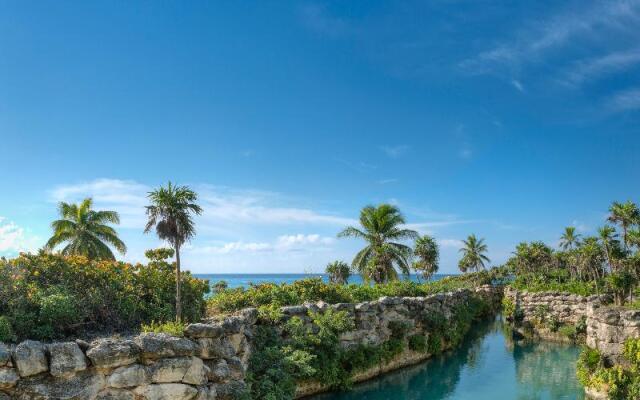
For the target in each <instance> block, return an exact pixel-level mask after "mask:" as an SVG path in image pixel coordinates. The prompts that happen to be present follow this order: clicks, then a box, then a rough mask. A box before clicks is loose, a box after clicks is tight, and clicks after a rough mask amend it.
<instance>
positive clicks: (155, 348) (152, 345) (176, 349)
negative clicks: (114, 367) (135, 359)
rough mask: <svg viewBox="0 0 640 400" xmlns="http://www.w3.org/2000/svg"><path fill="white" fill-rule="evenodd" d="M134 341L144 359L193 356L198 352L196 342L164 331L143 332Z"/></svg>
mask: <svg viewBox="0 0 640 400" xmlns="http://www.w3.org/2000/svg"><path fill="white" fill-rule="evenodd" d="M135 341H136V343H137V344H138V346H140V349H141V350H142V356H143V357H144V358H146V359H159V358H165V357H182V356H193V355H195V354H196V353H197V352H198V344H197V343H196V342H193V341H191V340H189V339H186V338H179V337H175V336H171V335H167V334H166V333H143V334H142V335H140V336H138V337H136V339H135Z"/></svg>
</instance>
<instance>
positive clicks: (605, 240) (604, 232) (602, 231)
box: [598, 225, 620, 271]
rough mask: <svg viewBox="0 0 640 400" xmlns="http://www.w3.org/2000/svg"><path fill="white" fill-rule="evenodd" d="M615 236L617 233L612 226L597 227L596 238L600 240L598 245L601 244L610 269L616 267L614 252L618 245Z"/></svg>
mask: <svg viewBox="0 0 640 400" xmlns="http://www.w3.org/2000/svg"><path fill="white" fill-rule="evenodd" d="M617 238H618V233H617V232H616V230H615V228H614V227H612V226H610V225H605V226H603V227H600V228H598V240H599V241H600V245H601V246H602V250H603V251H604V255H605V258H606V259H607V264H608V265H609V269H610V270H611V271H614V270H615V269H616V267H617V266H616V265H615V264H616V263H615V260H614V252H615V250H616V249H619V247H620V245H619V241H618V239H617Z"/></svg>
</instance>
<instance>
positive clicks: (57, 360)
mask: <svg viewBox="0 0 640 400" xmlns="http://www.w3.org/2000/svg"><path fill="white" fill-rule="evenodd" d="M48 348H49V354H50V358H51V362H50V367H49V371H50V373H51V375H53V376H71V375H73V374H74V373H76V372H78V371H84V370H85V369H87V361H86V359H85V356H84V353H83V352H82V350H80V347H79V346H78V345H77V344H76V343H75V342H67V343H52V344H50V345H49V346H48Z"/></svg>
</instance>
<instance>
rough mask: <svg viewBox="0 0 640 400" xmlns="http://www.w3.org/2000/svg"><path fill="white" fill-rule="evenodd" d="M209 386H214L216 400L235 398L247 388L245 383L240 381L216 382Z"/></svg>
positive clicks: (233, 399)
mask: <svg viewBox="0 0 640 400" xmlns="http://www.w3.org/2000/svg"><path fill="white" fill-rule="evenodd" d="M211 387H213V388H215V391H216V400H236V399H238V398H240V396H241V395H242V394H243V393H244V391H245V390H246V389H247V385H246V384H245V383H244V382H242V381H231V382H228V383H218V384H215V385H212V386H211Z"/></svg>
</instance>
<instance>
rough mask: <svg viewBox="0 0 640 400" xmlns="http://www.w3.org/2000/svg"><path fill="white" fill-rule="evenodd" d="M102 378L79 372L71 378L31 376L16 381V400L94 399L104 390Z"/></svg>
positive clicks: (88, 372) (91, 372) (87, 372)
mask: <svg viewBox="0 0 640 400" xmlns="http://www.w3.org/2000/svg"><path fill="white" fill-rule="evenodd" d="M104 384H105V382H104V377H103V376H102V374H99V373H95V372H94V371H88V370H85V371H81V372H79V373H78V374H76V375H74V376H73V377H71V378H56V377H53V376H50V375H48V376H46V377H41V376H32V377H28V378H23V379H20V380H19V381H18V385H17V386H16V393H17V394H18V396H17V398H18V399H25V400H26V399H29V400H50V399H51V400H53V399H55V400H87V399H94V398H95V397H96V396H97V395H98V392H100V391H101V390H102V389H103V388H104Z"/></svg>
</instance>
